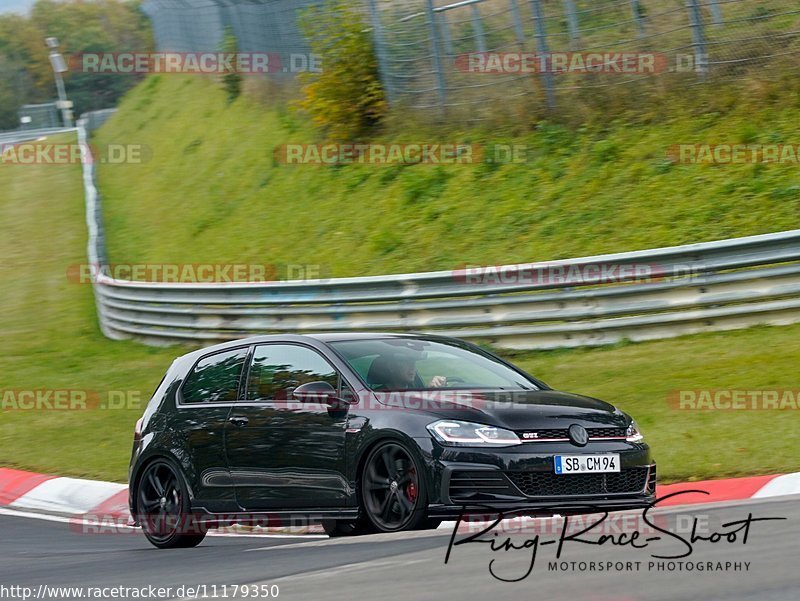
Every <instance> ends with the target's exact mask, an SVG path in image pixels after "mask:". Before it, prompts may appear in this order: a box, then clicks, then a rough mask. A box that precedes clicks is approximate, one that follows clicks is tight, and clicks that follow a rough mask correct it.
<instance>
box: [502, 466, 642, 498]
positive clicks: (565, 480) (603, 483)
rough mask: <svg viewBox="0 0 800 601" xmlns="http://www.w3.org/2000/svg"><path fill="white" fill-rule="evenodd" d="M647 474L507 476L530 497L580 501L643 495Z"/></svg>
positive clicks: (633, 471) (637, 471)
mask: <svg viewBox="0 0 800 601" xmlns="http://www.w3.org/2000/svg"><path fill="white" fill-rule="evenodd" d="M647 472H648V468H646V467H637V468H630V469H625V470H622V471H621V472H617V473H610V474H564V475H558V474H554V473H551V472H506V475H507V476H508V477H509V478H510V479H511V481H512V482H513V483H514V484H515V485H516V486H517V488H519V489H520V490H521V491H522V492H523V493H525V495H526V496H528V497H579V496H585V495H604V494H636V493H642V492H643V491H644V487H645V484H647Z"/></svg>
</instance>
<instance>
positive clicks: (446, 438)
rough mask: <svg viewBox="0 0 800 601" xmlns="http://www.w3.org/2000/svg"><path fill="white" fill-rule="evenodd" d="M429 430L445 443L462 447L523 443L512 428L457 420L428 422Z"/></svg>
mask: <svg viewBox="0 0 800 601" xmlns="http://www.w3.org/2000/svg"><path fill="white" fill-rule="evenodd" d="M428 431H429V432H430V433H431V434H432V435H433V437H434V438H435V439H436V440H438V441H439V442H441V443H443V444H448V445H456V446H462V447H483V446H497V447H502V446H511V445H516V444H522V441H521V440H520V439H519V437H518V436H517V435H516V434H514V433H513V432H512V431H511V430H505V429H503V428H497V427H495V426H486V425H484V424H473V423H470V422H460V421H456V420H440V421H438V422H433V423H432V424H428Z"/></svg>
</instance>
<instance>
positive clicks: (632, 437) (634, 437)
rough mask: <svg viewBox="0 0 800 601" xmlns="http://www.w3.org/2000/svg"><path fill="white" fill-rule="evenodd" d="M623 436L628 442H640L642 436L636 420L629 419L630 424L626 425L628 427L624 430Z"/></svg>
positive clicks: (642, 438)
mask: <svg viewBox="0 0 800 601" xmlns="http://www.w3.org/2000/svg"><path fill="white" fill-rule="evenodd" d="M625 438H626V439H627V440H628V442H642V441H643V440H644V436H643V435H642V433H641V431H640V430H639V426H638V425H637V424H636V420H631V425H630V426H628V429H627V430H626V431H625Z"/></svg>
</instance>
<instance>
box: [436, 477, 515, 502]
mask: <svg viewBox="0 0 800 601" xmlns="http://www.w3.org/2000/svg"><path fill="white" fill-rule="evenodd" d="M449 495H450V499H451V500H452V501H470V500H472V501H475V500H481V499H492V498H494V497H495V496H497V495H502V496H509V495H511V496H519V493H518V492H517V491H515V490H514V489H513V488H511V486H509V483H508V480H507V479H506V477H505V476H504V475H503V472H500V471H496V470H475V471H466V470H457V471H454V472H453V473H452V474H451V476H450V487H449Z"/></svg>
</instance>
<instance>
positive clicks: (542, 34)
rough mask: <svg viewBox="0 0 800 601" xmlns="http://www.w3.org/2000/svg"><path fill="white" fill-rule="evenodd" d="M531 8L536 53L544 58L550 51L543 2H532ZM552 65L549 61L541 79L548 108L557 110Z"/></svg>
mask: <svg viewBox="0 0 800 601" xmlns="http://www.w3.org/2000/svg"><path fill="white" fill-rule="evenodd" d="M531 8H532V9H533V21H534V24H535V26H536V52H538V53H539V54H540V55H542V56H547V55H548V54H549V52H550V51H549V50H548V48H547V31H546V29H545V26H544V13H543V12H542V3H541V0H531ZM550 64H551V62H550V61H549V60H548V61H547V65H548V67H547V69H546V70H545V72H544V73H542V74H541V77H542V82H543V83H544V90H545V96H546V97H547V107H548V108H549V109H550V110H554V109H555V108H556V95H555V90H554V89H553V74H552V73H550V68H551V67H550Z"/></svg>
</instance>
